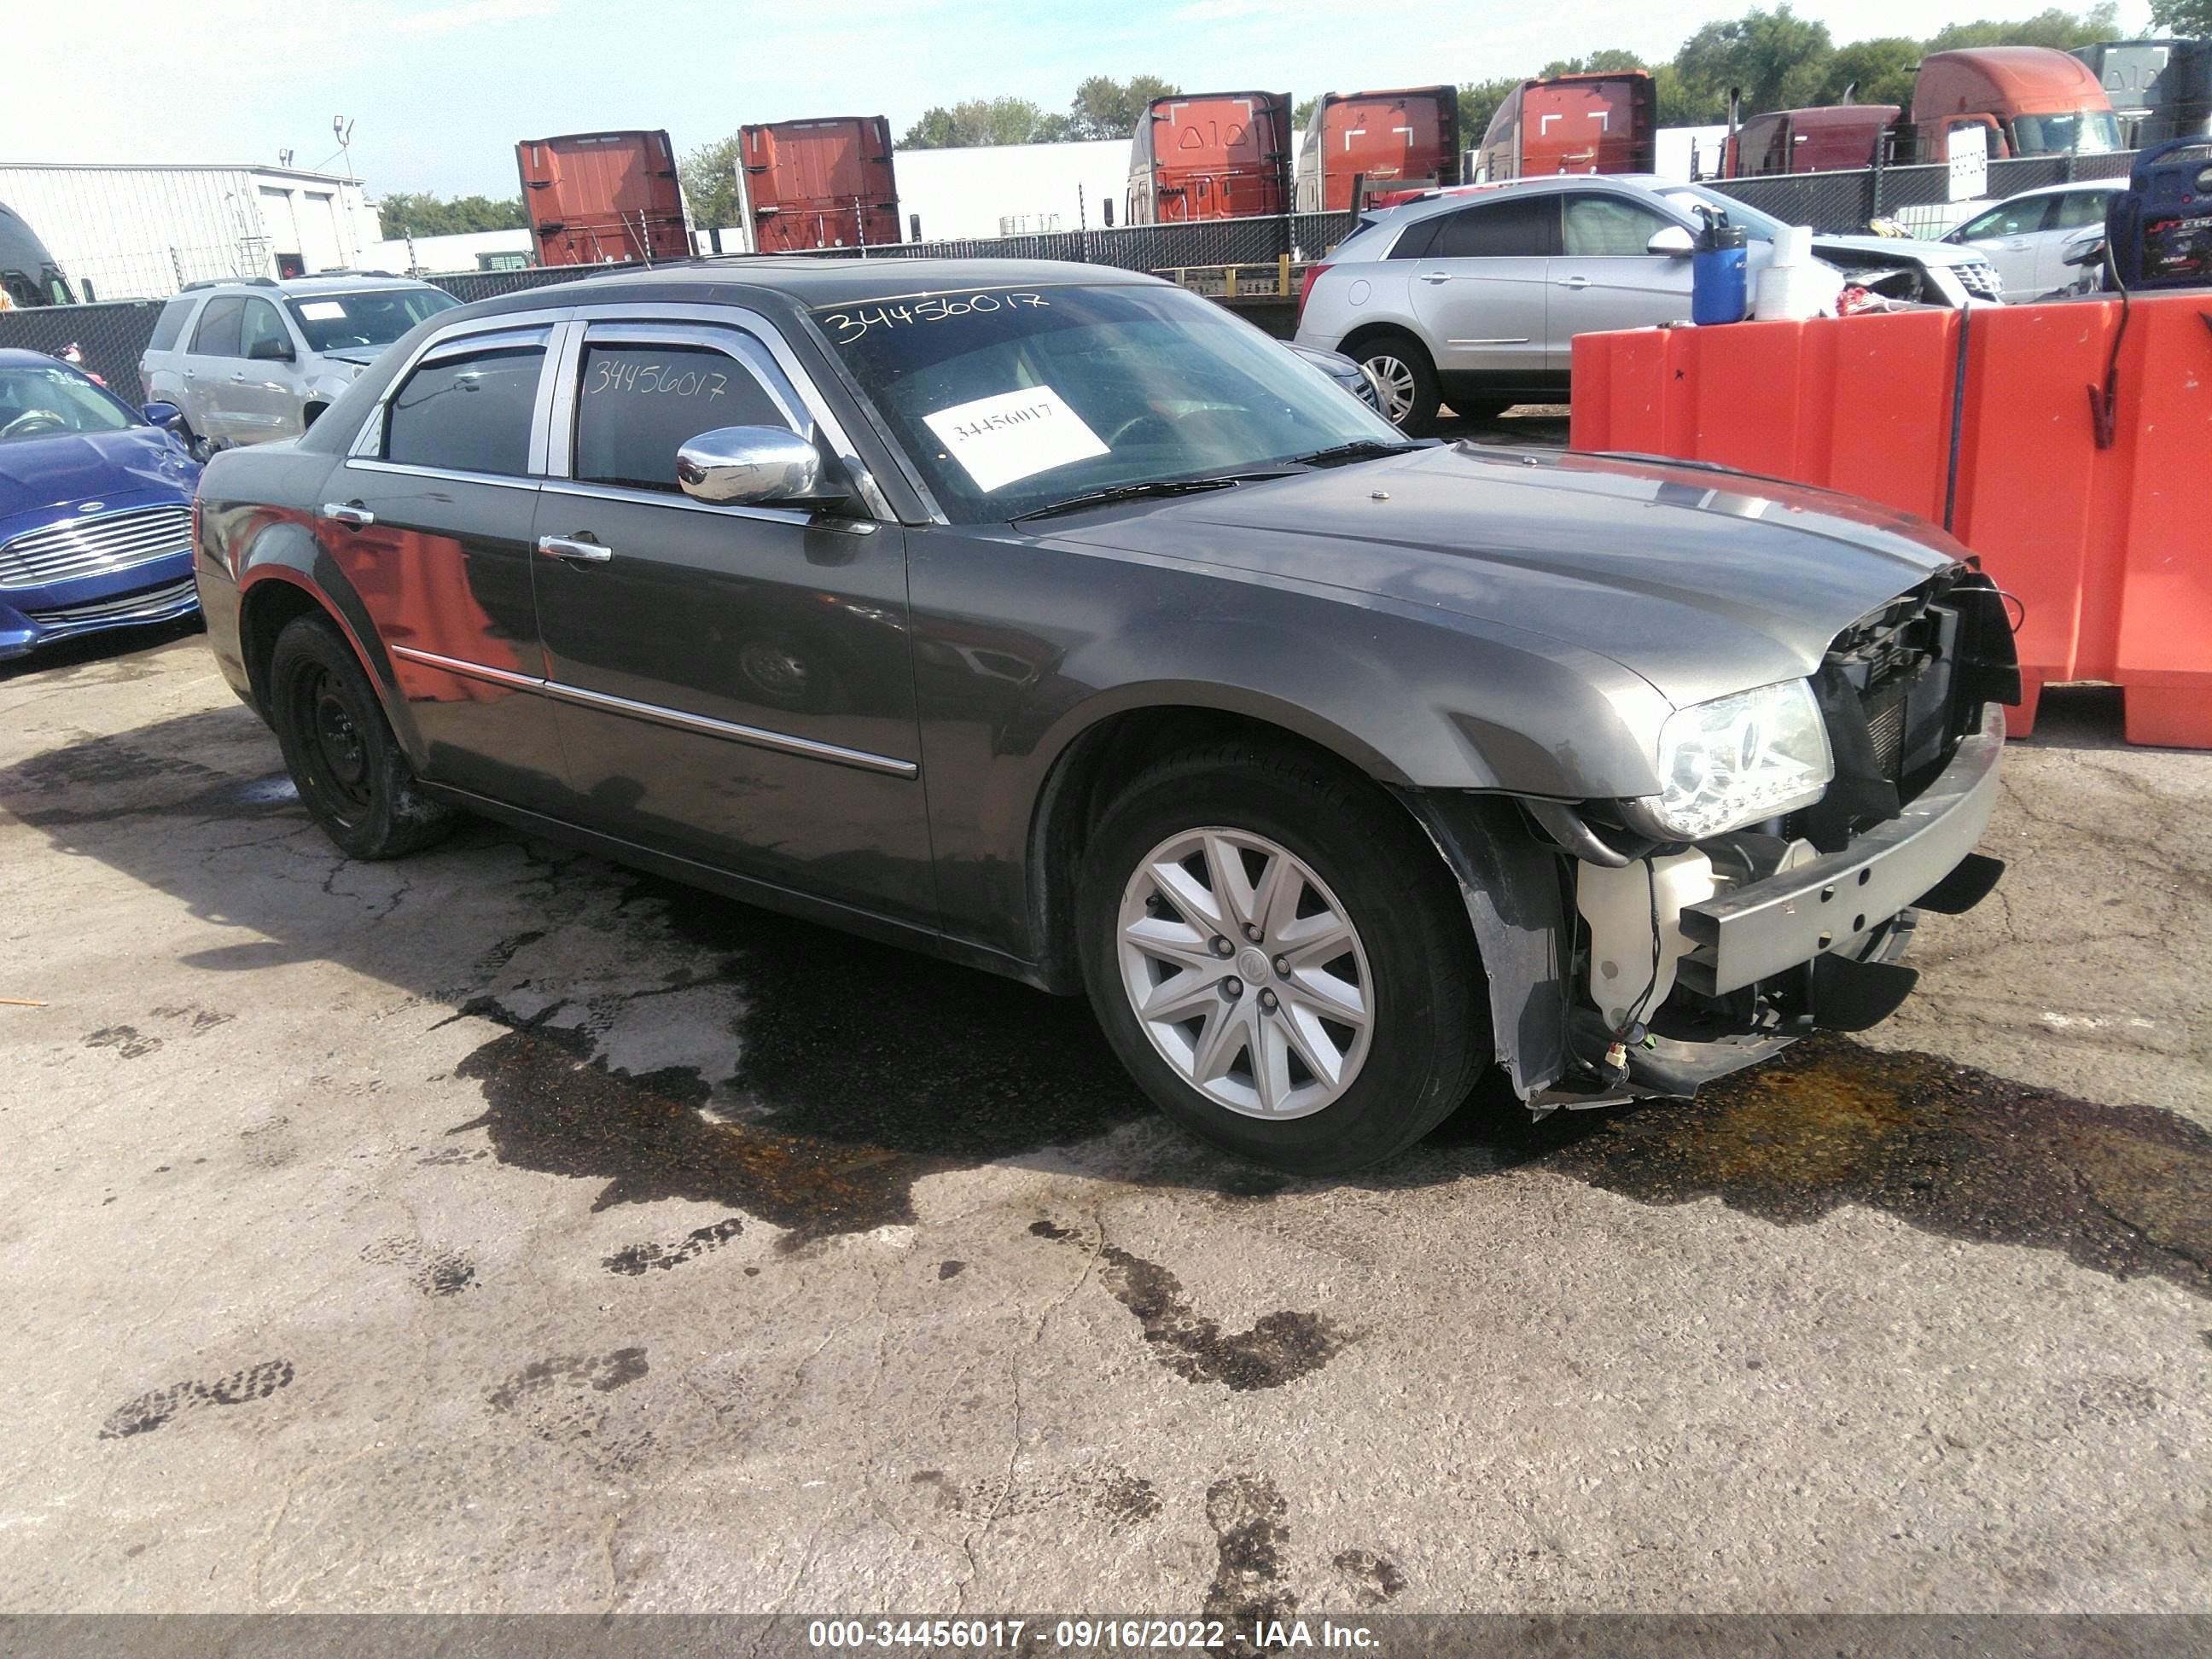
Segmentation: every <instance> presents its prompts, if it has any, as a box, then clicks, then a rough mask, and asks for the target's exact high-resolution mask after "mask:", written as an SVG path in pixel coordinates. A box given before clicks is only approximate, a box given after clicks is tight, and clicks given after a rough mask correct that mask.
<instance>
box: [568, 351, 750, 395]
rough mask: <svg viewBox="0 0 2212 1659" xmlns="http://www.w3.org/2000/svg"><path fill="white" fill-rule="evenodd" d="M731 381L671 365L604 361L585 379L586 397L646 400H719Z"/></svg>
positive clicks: (713, 372)
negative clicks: (627, 395) (624, 395)
mask: <svg viewBox="0 0 2212 1659" xmlns="http://www.w3.org/2000/svg"><path fill="white" fill-rule="evenodd" d="M729 384H730V377H729V376H728V375H726V374H723V373H721V372H720V370H719V369H712V368H686V369H681V370H679V369H678V368H673V367H671V365H669V364H667V363H637V362H629V363H625V362H616V361H615V360H614V359H613V358H611V357H602V358H601V359H600V360H599V362H596V363H594V364H592V372H591V373H590V374H587V375H586V376H585V377H584V395H585V396H586V397H587V398H588V397H593V396H596V395H597V394H599V393H600V392H635V393H637V394H638V395H639V396H641V397H642V396H645V395H647V394H648V393H653V392H663V393H665V394H666V395H667V396H669V397H671V398H701V397H704V398H719V397H720V396H721V395H722V392H723V391H724V390H725V389H726V387H727V386H729Z"/></svg>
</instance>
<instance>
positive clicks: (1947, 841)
mask: <svg viewBox="0 0 2212 1659" xmlns="http://www.w3.org/2000/svg"><path fill="white" fill-rule="evenodd" d="M2003 750H2004V710H2003V709H2002V708H2000V707H1999V706H1998V705H1996V704H1995V703H1991V704H1990V705H1988V706H1987V707H1986V708H1984V710H1983V713H1982V722H1981V726H1980V729H1979V730H1978V731H1977V732H1973V733H1972V734H1971V735H1970V736H1968V737H1966V738H1962V739H1961V740H1960V744H1959V746H1958V749H1957V750H1956V751H1955V752H1954V754H1953V756H1952V757H1951V762H1950V764H1949V765H1948V766H1946V767H1945V768H1944V769H1943V770H1942V773H1941V774H1939V775H1937V776H1936V779H1935V781H1933V782H1931V783H1930V784H1929V786H1928V787H1926V788H1925V789H1923V791H1921V793H1919V794H1918V795H1917V796H1916V797H1915V798H1914V799H1912V800H1911V802H1909V803H1908V804H1907V805H1905V809H1904V811H1902V812H1900V813H1899V815H1898V816H1897V817H1894V818H1892V819H1890V820H1889V821H1888V822H1887V823H1881V824H1877V825H1875V827H1874V828H1873V829H1869V830H1867V831H1866V832H1865V833H1864V834H1863V835H1861V836H1859V837H1858V838H1857V840H1856V841H1854V842H1852V843H1851V844H1850V847H1848V848H1845V849H1844V851H1842V852H1840V853H1832V854H1827V855H1826V856H1825V857H1821V858H1817V859H1814V860H1812V861H1811V862H1809V863H1805V864H1801V865H1798V866H1796V867H1795V868H1794V869H1790V870H1786V871H1784V872H1782V873H1781V874H1779V875H1775V876H1770V877H1767V878H1765V879H1764V880H1762V881H1755V882H1750V883H1747V884H1744V885H1742V886H1740V887H1732V888H1730V889H1729V890H1728V891H1726V892H1724V893H1723V894H1721V895H1719V896H1717V897H1714V898H1711V899H1708V900H1706V901H1705V902H1703V903H1701V904H1693V905H1690V906H1687V907H1686V908H1684V909H1683V911H1682V913H1681V929H1682V932H1683V933H1684V934H1685V936H1686V937H1687V938H1688V939H1689V940H1690V941H1691V944H1692V950H1691V951H1690V953H1689V954H1688V955H1687V956H1686V957H1683V958H1682V960H1681V962H1680V963H1679V965H1678V966H1677V969H1676V976H1677V979H1678V981H1679V982H1680V983H1681V984H1682V985H1685V986H1686V987H1689V988H1690V989H1691V990H1692V991H1696V992H1698V993H1699V994H1702V995H1705V996H1709V997H1712V996H1722V995H1725V994H1727V993H1729V992H1731V991H1737V990H1741V989H1742V988H1743V987H1746V986H1748V985H1753V984H1756V983H1758V982H1759V981H1761V980H1764V979H1770V978H1771V977H1773V976H1774V975H1778V974H1781V973H1784V972H1787V971H1788V970H1790V969H1793V968H1797V967H1801V966H1802V965H1803V964H1804V963H1808V962H1814V961H1816V960H1818V959H1819V958H1820V957H1822V956H1823V955H1826V954H1828V953H1831V952H1832V953H1834V954H1836V955H1837V956H1838V957H1854V956H1856V954H1857V951H1856V948H1855V947H1857V945H1860V944H1861V943H1863V941H1864V939H1866V937H1867V935H1868V934H1869V933H1870V932H1871V931H1872V930H1874V929H1875V928H1876V927H1880V926H1881V924H1883V923H1884V922H1887V921H1889V920H1890V919H1891V918H1892V917H1893V916H1895V915H1897V914H1898V913H1899V911H1901V910H1904V909H1905V908H1907V907H1908V906H1911V905H1912V904H1915V903H1917V902H1919V901H1920V899H1921V898H1922V897H1923V896H1925V895H1928V894H1930V893H1931V892H1934V891H1936V890H1938V889H1939V888H1940V887H1942V885H1943V884H1945V883H1946V881H1947V879H1948V878H1950V877H1951V876H1952V874H1953V872H1955V871H1957V870H1958V869H1959V868H1960V866H1961V865H1964V864H1965V863H1966V860H1967V859H1968V858H1969V857H1970V856H1971V855H1972V853H1973V850H1974V846H1975V843H1976V842H1978V841H1980V840H1981V838H1982V834H1983V832H1984V830H1985V829H1988V828H1989V823H1990V814H1991V813H1992V812H1994V811H1996V799H1997V761H1998V757H1999V756H2000V755H2001V754H2002V752H2003ZM1993 884H1994V883H1993V882H1991V883H1984V884H1982V885H1981V887H1980V891H1978V892H1977V893H1975V894H1974V897H1975V898H1977V899H1978V898H1979V897H1980V896H1982V895H1983V894H1985V893H1986V892H1987V891H1988V890H1989V887H1990V885H1993ZM1958 908H1964V907H1963V906H1960V907H1958Z"/></svg>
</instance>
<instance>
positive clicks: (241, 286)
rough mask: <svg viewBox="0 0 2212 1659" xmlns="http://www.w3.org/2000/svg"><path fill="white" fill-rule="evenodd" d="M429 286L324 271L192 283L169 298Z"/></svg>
mask: <svg viewBox="0 0 2212 1659" xmlns="http://www.w3.org/2000/svg"><path fill="white" fill-rule="evenodd" d="M431 286H432V284H431V283H426V282H423V281H422V280H420V279H419V278H417V277H414V276H393V275H392V273H391V272H390V271H388V270H364V271H359V272H356V273H353V274H351V275H349V274H347V273H345V272H343V271H328V272H325V273H324V274H323V275H321V276H287V277H285V278H283V280H282V281H273V280H270V279H267V278H262V279H253V278H243V277H241V278H238V279H235V280H218V281H216V282H211V283H193V284H191V286H190V287H188V288H186V289H184V290H183V291H182V292H181V293H179V294H176V295H173V296H171V297H172V298H173V299H175V300H197V299H199V298H201V297H202V296H203V295H210V294H259V295H278V296H281V297H283V298H288V299H295V300H296V299H301V298H305V297H307V296H308V295H316V294H359V293H362V292H363V291H364V290H366V289H379V288H429V287H431Z"/></svg>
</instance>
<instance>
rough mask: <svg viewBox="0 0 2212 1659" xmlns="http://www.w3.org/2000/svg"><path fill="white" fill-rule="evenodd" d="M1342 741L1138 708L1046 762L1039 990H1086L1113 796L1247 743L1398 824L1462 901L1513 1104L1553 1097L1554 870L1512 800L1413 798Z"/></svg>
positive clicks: (1566, 925) (1562, 975)
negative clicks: (1223, 746)
mask: <svg viewBox="0 0 2212 1659" xmlns="http://www.w3.org/2000/svg"><path fill="white" fill-rule="evenodd" d="M1338 735H1339V738H1340V741H1339V742H1338V743H1336V744H1332V743H1329V742H1326V741H1323V740H1322V739H1321V738H1318V737H1317V736H1316V735H1313V734H1311V733H1309V732H1302V731H1300V730H1298V729H1297V728H1296V727H1295V726H1291V725H1289V724H1286V723H1283V722H1279V721H1275V720H1268V719H1266V718H1264V717H1261V715H1258V714H1253V713H1248V712H1245V711H1243V710H1240V709H1237V708H1230V707H1226V706H1225V705H1224V704H1223V703H1222V702H1213V703H1194V702H1182V703H1173V702H1151V703H1141V704H1137V705H1133V706H1130V707H1125V708H1118V709H1115V710H1113V711H1111V712H1109V713H1107V714H1103V715H1102V716H1101V717H1100V718H1099V719H1097V720H1094V721H1092V722H1091V723H1089V724H1088V725H1086V726H1084V727H1083V728H1082V729H1081V730H1080V731H1079V732H1077V733H1076V734H1075V735H1074V737H1073V738H1072V739H1071V740H1070V741H1069V742H1068V743H1067V744H1066V745H1065V746H1064V747H1063V748H1062V749H1061V750H1060V753H1059V754H1058V755H1057V756H1056V757H1054V762H1053V764H1052V766H1051V768H1050V769H1049V770H1048V772H1047V774H1046V775H1045V780H1044V783H1043V786H1042V787H1041V788H1040V789H1039V791H1038V792H1037V797H1036V807H1035V811H1034V813H1033V816H1032V818H1031V823H1030V841H1029V849H1028V852H1029V856H1028V860H1027V863H1028V870H1029V894H1028V897H1029V902H1030V926H1031V928H1032V930H1033V932H1032V937H1033V938H1034V939H1036V941H1037V945H1038V953H1037V960H1038V965H1039V967H1040V969H1042V972H1041V974H1040V975H1039V976H1038V977H1039V982H1041V983H1042V984H1043V985H1045V986H1046V987H1047V988H1048V989H1052V990H1056V991H1064V992H1072V991H1074V990H1077V989H1079V987H1080V986H1081V983H1082V975H1081V969H1080V964H1079V960H1078V955H1077V951H1078V945H1077V939H1076V921H1075V917H1076V878H1077V872H1078V871H1079V868H1080V866H1081V863H1082V860H1083V854H1084V850H1085V847H1086V846H1087V845H1088V842H1089V838H1090V836H1091V832H1092V831H1093V830H1094V829H1095V828H1096V827H1097V823H1098V821H1099V819H1100V817H1102V815H1103V812H1104V811H1105V809H1106V806H1107V805H1108V804H1109V802H1110V801H1111V800H1112V799H1113V798H1114V796H1115V793H1117V791H1118V790H1119V788H1120V787H1122V786H1124V785H1126V784H1127V782H1128V781H1131V780H1132V779H1133V778H1134V777H1135V776H1136V775H1138V774H1139V773H1140V772H1142V771H1143V770H1145V769H1146V768H1148V767H1150V766H1152V764H1154V763H1156V762H1158V761H1159V760H1160V759H1162V758H1164V757H1166V756H1169V755H1170V754H1174V753H1176V752H1178V751H1180V750H1184V749H1187V748H1195V747H1199V746H1202V745H1205V744H1212V743H1217V742H1220V741H1223V740H1225V739H1226V740H1232V741H1234V740H1241V739H1249V740H1250V741H1251V742H1253V743H1255V744H1265V745H1267V746H1270V747H1275V748H1288V749H1291V750H1297V751H1299V752H1303V753H1305V754H1307V755H1310V756H1312V757H1316V758H1317V759H1320V760H1322V761H1323V762H1324V763H1327V764H1328V765H1330V766H1332V767H1334V768H1335V769H1339V770H1340V771H1344V772H1346V773H1357V774H1358V775H1360V776H1361V777H1362V778H1363V779H1364V781H1365V782H1366V783H1367V784H1368V785H1369V787H1371V788H1373V789H1374V790H1375V791H1376V792H1377V793H1378V794H1381V795H1384V796H1387V797H1388V798H1389V799H1390V800H1391V801H1393V802H1394V803H1395V807H1396V809H1397V810H1399V811H1402V812H1403V813H1404V814H1405V815H1406V818H1407V822H1408V823H1409V824H1410V825H1411V826H1412V827H1413V829H1415V830H1416V831H1417V832H1418V833H1419V836H1420V837H1421V839H1422V841H1423V842H1424V844H1425V845H1426V846H1427V847H1428V848H1430V849H1431V851H1432V852H1433V854H1435V856H1436V857H1437V860H1438V861H1439V862H1440V863H1441V864H1442V865H1443V867H1444V869H1445V870H1446V872H1448V873H1449V876H1450V877H1451V878H1452V880H1453V882H1454V884H1455V885H1456V886H1457V888H1458V890H1459V892H1460V895H1461V898H1462V903H1463V906H1464V910H1465V914H1464V916H1463V918H1462V920H1463V921H1464V924H1465V926H1466V927H1467V929H1468V936H1469V938H1470V939H1472V941H1473V943H1474V948H1475V951H1476V954H1477V957H1478V960H1479V963H1480V967H1481V970H1482V973H1483V975H1484V979H1485V984H1486V997H1487V1000H1488V1003H1489V1007H1490V1016H1491V1029H1492V1042H1493V1045H1494V1054H1493V1055H1492V1058H1493V1059H1494V1060H1496V1062H1497V1063H1498V1065H1499V1066H1502V1067H1503V1068H1504V1071H1505V1073H1506V1075H1507V1077H1508V1079H1510V1082H1511V1084H1512V1085H1513V1088H1514V1090H1515V1092H1516V1094H1518V1095H1520V1096H1521V1097H1522V1098H1524V1099H1525V1098H1527V1097H1528V1096H1529V1095H1530V1094H1532V1093H1534V1091H1537V1090H1540V1089H1542V1088H1545V1087H1547V1086H1549V1085H1551V1084H1553V1083H1554V1082H1556V1081H1557V1080H1558V1079H1559V1077H1560V1076H1561V1075H1562V1074H1563V1073H1565V1069H1566V1064H1567V1010H1568V1007H1569V1005H1570V1002H1571V976H1572V964H1573V951H1574V934H1573V924H1572V906H1571V902H1570V899H1569V896H1568V894H1567V890H1566V887H1565V866H1564V862H1563V859H1562V856H1561V855H1560V854H1559V853H1558V852H1556V851H1555V850H1554V849H1553V848H1549V847H1547V846H1546V845H1545V844H1544V843H1543V842H1541V841H1540V840H1539V839H1538V838H1537V836H1536V835H1535V834H1534V832H1533V831H1532V830H1531V829H1530V828H1529V827H1528V824H1527V823H1526V822H1525V820H1524V818H1523V817H1522V811H1521V808H1520V807H1519V806H1518V805H1517V804H1516V802H1515V801H1514V799H1512V798H1511V797H1510V796H1506V795H1502V794H1485V793H1476V792H1473V791H1468V790H1427V789H1422V788H1419V787H1415V786H1413V785H1412V784H1410V783H1408V782H1407V781H1405V780H1404V779H1403V778H1402V777H1398V776H1393V775H1390V774H1391V772H1393V771H1395V769H1390V768H1389V764H1388V763H1387V762H1385V763H1383V766H1384V768H1385V769H1384V770H1382V771H1378V770H1376V769H1373V768H1371V767H1370V766H1369V765H1367V764H1364V763H1362V762H1361V761H1360V759H1359V758H1358V755H1359V752H1360V751H1362V750H1365V748H1366V745H1364V744H1360V743H1359V742H1358V739H1357V738H1352V737H1351V736H1350V735H1349V734H1338Z"/></svg>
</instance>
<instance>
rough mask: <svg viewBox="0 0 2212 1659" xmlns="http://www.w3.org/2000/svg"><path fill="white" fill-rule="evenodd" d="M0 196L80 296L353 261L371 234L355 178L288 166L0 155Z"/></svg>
mask: <svg viewBox="0 0 2212 1659" xmlns="http://www.w3.org/2000/svg"><path fill="white" fill-rule="evenodd" d="M0 202H5V203H7V204H8V205H9V207H11V208H13V209H15V211H16V212H17V213H19V214H21V216H23V218H24V220H25V221H26V222H27V223H28V224H29V225H30V227H31V228H32V229H33V231H35V232H36V233H37V234H38V236H39V239H40V240H41V241H43V242H44V243H45V244H46V248H47V250H48V251H49V252H52V255H53V256H54V258H55V259H56V260H57V261H58V262H59V264H60V265H61V267H62V270H64V272H66V273H67V274H68V276H69V278H70V281H71V282H73V283H76V285H77V289H78V293H79V295H80V296H81V297H83V298H86V299H91V298H94V297H96V298H99V299H101V300H124V299H160V298H162V297H164V296H166V295H171V294H173V293H175V292H176V291H177V290H178V289H179V288H181V287H182V286H183V285H184V284H185V283H191V282H198V281H201V280H204V279H206V278H210V277H224V276H283V275H285V274H287V273H288V272H291V273H309V274H311V273H313V272H314V271H318V270H343V269H345V268H348V267H358V266H361V265H362V264H365V263H367V261H366V259H365V256H366V254H367V252H368V249H369V248H370V247H371V246H373V245H374V244H375V243H376V242H377V241H378V240H380V238H381V236H382V234H383V233H382V232H381V231H380V230H379V229H378V228H377V222H376V214H375V212H374V210H372V209H371V208H370V207H369V206H368V202H367V201H366V199H365V198H364V197H363V196H362V187H361V185H360V183H359V182H358V181H357V180H355V179H343V178H340V177H339V176H338V175H337V174H336V173H303V172H300V171H297V170H295V169H294V168H289V167H189V166H172V165H159V166H149V167H130V166H77V165H75V164H70V163H59V162H0ZM87 289H90V290H91V292H90V293H87V292H86V290H87Z"/></svg>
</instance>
